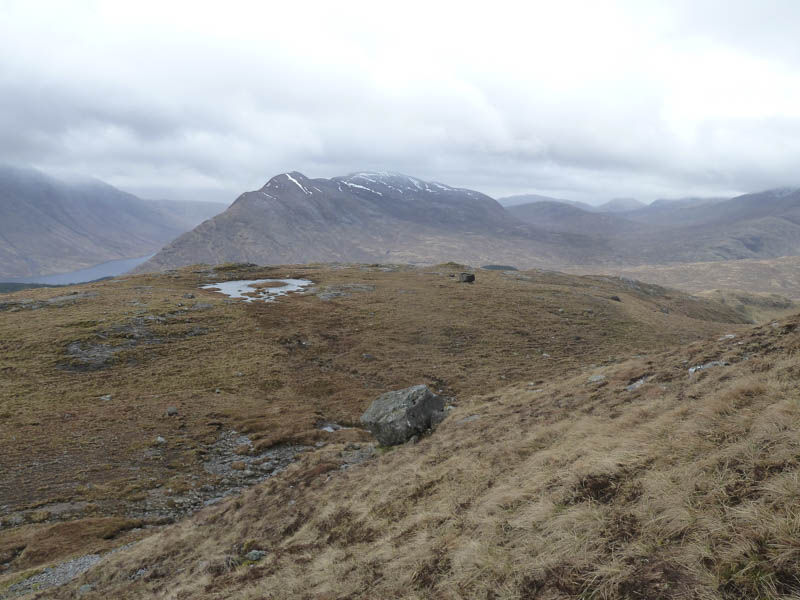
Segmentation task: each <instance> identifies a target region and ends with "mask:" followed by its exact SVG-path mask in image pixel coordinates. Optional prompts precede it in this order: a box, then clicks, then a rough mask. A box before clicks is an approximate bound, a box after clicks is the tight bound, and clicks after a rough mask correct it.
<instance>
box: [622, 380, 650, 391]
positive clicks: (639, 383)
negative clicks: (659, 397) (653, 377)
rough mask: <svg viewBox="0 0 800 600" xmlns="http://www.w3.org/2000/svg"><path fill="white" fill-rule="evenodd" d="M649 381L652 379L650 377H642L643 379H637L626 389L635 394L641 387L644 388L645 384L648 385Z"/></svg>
mask: <svg viewBox="0 0 800 600" xmlns="http://www.w3.org/2000/svg"><path fill="white" fill-rule="evenodd" d="M649 379H650V377H642V378H641V379H637V380H636V381H634V382H633V383H632V384H630V385H629V386H627V387H626V388H625V389H626V390H628V391H629V392H635V391H636V390H638V389H639V388H640V387H642V386H643V385H644V384H645V383H647V381H648V380H649Z"/></svg>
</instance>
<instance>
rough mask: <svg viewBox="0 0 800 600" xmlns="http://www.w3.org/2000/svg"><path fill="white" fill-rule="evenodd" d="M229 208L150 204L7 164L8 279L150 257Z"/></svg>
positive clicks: (1, 190)
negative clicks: (148, 255)
mask: <svg viewBox="0 0 800 600" xmlns="http://www.w3.org/2000/svg"><path fill="white" fill-rule="evenodd" d="M223 208H224V207H223V206H220V205H215V204H209V203H189V205H187V206H185V207H184V206H177V205H176V203H171V202H164V201H158V202H153V201H146V200H141V199H140V198H137V197H135V196H133V195H131V194H127V193H125V192H122V191H120V190H118V189H116V188H114V187H112V186H110V185H107V184H105V183H102V182H100V181H94V180H86V181H82V182H64V181H60V180H57V179H54V178H52V177H48V176H46V175H44V174H42V173H40V172H38V171H35V170H33V169H19V168H12V167H5V166H0V280H2V279H4V278H7V279H11V278H17V277H29V276H34V275H47V274H51V273H60V272H66V271H73V270H77V269H81V268H85V267H90V266H92V265H95V264H99V263H102V262H106V261H110V260H117V259H123V258H133V257H138V256H143V255H146V254H149V253H152V252H154V251H156V250H157V249H158V248H160V247H161V246H162V245H163V244H165V243H166V242H168V241H170V240H171V239H173V238H174V237H175V236H177V235H179V234H180V233H182V232H184V231H186V230H187V229H190V228H192V227H194V226H195V225H197V224H198V223H199V222H201V221H202V220H204V219H205V218H208V217H210V216H213V214H216V213H217V212H219V211H221V210H222V209H223Z"/></svg>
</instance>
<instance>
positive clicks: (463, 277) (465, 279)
mask: <svg viewBox="0 0 800 600" xmlns="http://www.w3.org/2000/svg"><path fill="white" fill-rule="evenodd" d="M458 281H459V282H461V283H472V282H473V281H475V275H474V274H472V273H459V274H458Z"/></svg>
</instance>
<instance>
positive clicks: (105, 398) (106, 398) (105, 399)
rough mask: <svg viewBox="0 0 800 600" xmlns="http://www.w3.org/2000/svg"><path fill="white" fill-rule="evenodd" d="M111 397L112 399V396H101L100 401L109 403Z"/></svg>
mask: <svg viewBox="0 0 800 600" xmlns="http://www.w3.org/2000/svg"><path fill="white" fill-rule="evenodd" d="M111 397H112V396H111V394H106V395H105V396H100V400H103V401H105V402H108V401H109V400H111Z"/></svg>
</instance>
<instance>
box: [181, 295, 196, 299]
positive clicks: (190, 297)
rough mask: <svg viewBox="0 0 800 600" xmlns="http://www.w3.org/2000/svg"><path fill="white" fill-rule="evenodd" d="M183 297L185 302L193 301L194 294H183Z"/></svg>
mask: <svg viewBox="0 0 800 600" xmlns="http://www.w3.org/2000/svg"><path fill="white" fill-rule="evenodd" d="M183 297H184V298H185V299H186V300H194V294H184V295H183Z"/></svg>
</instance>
